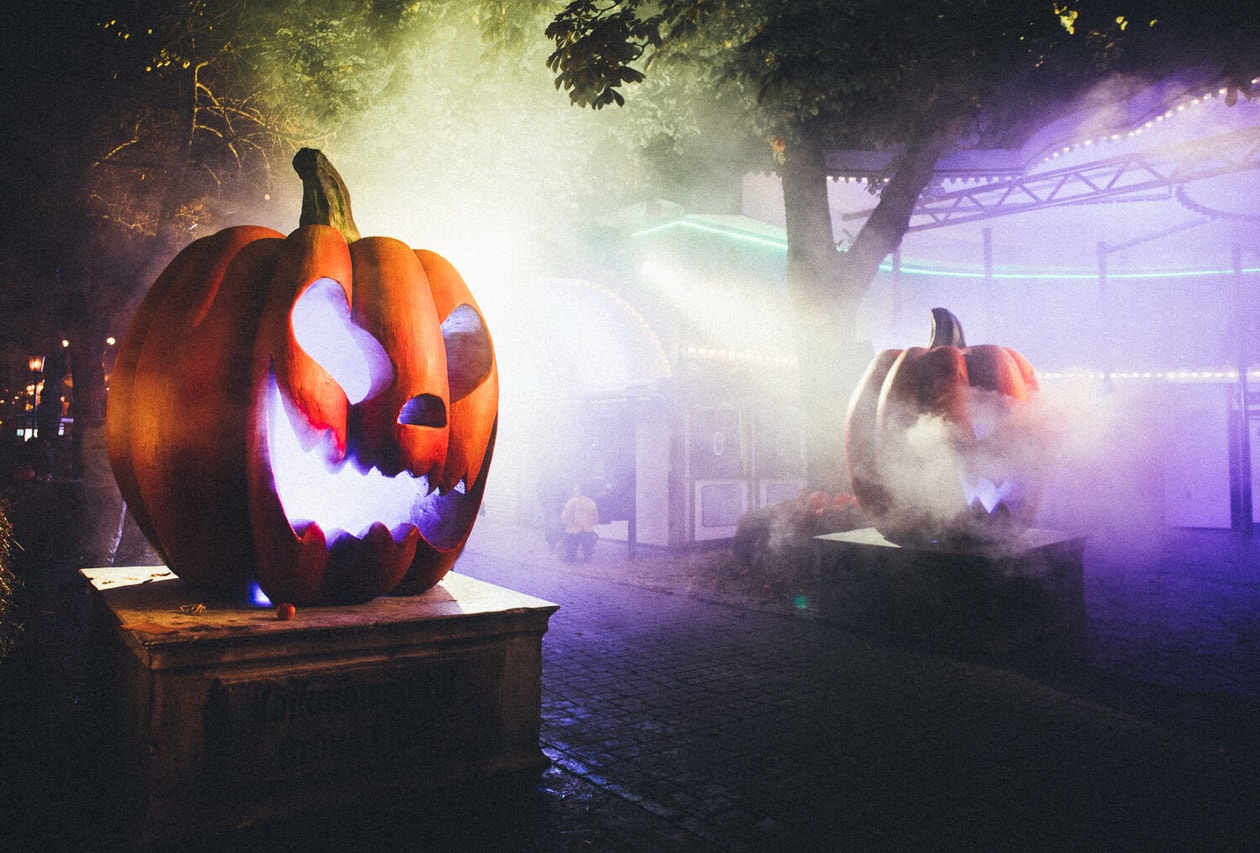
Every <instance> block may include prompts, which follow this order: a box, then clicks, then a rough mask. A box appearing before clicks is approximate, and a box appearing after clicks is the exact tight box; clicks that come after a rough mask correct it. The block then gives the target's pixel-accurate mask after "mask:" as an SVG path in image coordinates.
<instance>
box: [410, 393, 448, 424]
mask: <svg viewBox="0 0 1260 853" xmlns="http://www.w3.org/2000/svg"><path fill="white" fill-rule="evenodd" d="M398 422H399V423H400V424H406V425H407V426H423V427H444V426H446V405H445V404H444V403H443V402H442V398H441V397H437V396H435V395H433V394H419V395H417V396H415V397H412V398H411V399H410V400H408V401H407V402H405V403H403V407H402V411H400V412H399V413H398Z"/></svg>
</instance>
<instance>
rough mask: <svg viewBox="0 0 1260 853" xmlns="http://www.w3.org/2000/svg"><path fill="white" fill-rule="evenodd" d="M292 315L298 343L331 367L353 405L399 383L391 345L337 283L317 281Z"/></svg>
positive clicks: (327, 369)
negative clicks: (369, 327) (363, 323)
mask: <svg viewBox="0 0 1260 853" xmlns="http://www.w3.org/2000/svg"><path fill="white" fill-rule="evenodd" d="M290 316H291V319H292V323H293V337H294V339H295V340H296V341H297V343H298V346H300V347H301V348H302V349H303V350H304V351H305V352H306V354H307V355H309V356H310V357H311V358H312V359H314V360H315V362H316V363H318V364H319V366H320V367H322V368H324V370H326V371H328V375H329V376H331V377H332V378H333V379H334V380H335V381H336V382H337V384H338V385H340V386H341V390H343V391H344V392H345V394H346V398H347V399H348V400H349V401H350V402H351V403H361V402H362V401H364V400H366V399H368V398H369V397H375V396H376V395H377V394H379V393H380V392H381V390H382V389H384V388H385V387H386V386H388V385H389V384H390V383H391V382H393V381H394V368H393V365H392V364H391V363H390V360H389V355H388V354H387V353H386V352H385V348H384V347H382V346H381V344H380V342H379V341H377V340H376V338H374V337H372V335H371V333H370V332H368V331H366V330H364V329H361V328H359V327H358V326H356V325H355V324H354V321H353V320H352V319H351V317H350V305H349V303H348V302H347V301H346V292H345V290H343V289H342V287H341V285H340V284H338V283H337V282H336V281H334V280H332V279H331V278H321V279H316V280H315V281H314V282H312V283H311V286H310V287H308V288H306V291H305V292H304V293H303V294H302V295H301V296H299V297H298V299H297V302H296V303H294V305H293V312H292V314H291V315H290ZM443 419H445V415H444V416H443Z"/></svg>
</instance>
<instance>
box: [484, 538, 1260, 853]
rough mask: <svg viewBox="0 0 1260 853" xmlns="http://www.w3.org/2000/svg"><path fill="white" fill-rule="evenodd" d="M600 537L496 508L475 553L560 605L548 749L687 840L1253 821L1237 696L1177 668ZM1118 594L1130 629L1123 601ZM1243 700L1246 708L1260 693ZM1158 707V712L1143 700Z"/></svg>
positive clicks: (1064, 843)
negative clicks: (914, 623) (562, 542)
mask: <svg viewBox="0 0 1260 853" xmlns="http://www.w3.org/2000/svg"><path fill="white" fill-rule="evenodd" d="M496 536H497V538H496ZM601 549H602V551H601V554H600V556H597V558H596V562H595V563H593V564H575V565H565V564H561V563H559V562H558V561H556V560H555V559H554V558H553V557H552V556H551V555H550V554H549V552H547V550H546V548H545V546H542V545H540V544H539V543H538V542H535V541H532V540H531V539H530V538H529V537H528V535H527V534H525V535H521V534H520V533H519V531H517V532H511V531H503V530H500V531H498V532H497V534H496V533H495V532H494V531H493V530H492V529H491V528H490V527H489V526H488V527H487V531H486V533H485V534H484V535H483V536H482V538H480V539H479V540H477V541H475V542H473V543H472V544H471V545H470V548H469V553H468V555H467V556H466V558H465V560H466V563H465V564H462V565H461V571H465V572H466V573H469V574H473V575H475V576H478V577H482V578H483V579H486V580H491V581H494V582H496V583H502V584H504V585H507V586H511V587H513V588H516V589H520V590H522V591H524V592H527V593H530V594H534V595H539V596H541V597H544V598H549V599H551V600H553V601H557V602H558V603H560V604H561V609H560V611H559V612H557V614H556V615H555V616H554V617H553V618H552V624H551V630H550V631H549V633H548V635H547V638H546V641H545V643H544V650H545V663H544V710H543V714H544V717H543V741H544V745H545V749H546V752H547V754H548V755H549V756H550V757H551V758H552V760H553V762H554V764H555V766H556V767H558V768H561V769H563V770H564V771H566V772H567V773H569V774H572V775H573V776H575V777H577V778H580V779H583V780H586V781H587V782H589V783H591V784H592V785H595V786H596V787H598V788H599V790H600V791H601V792H604V793H606V794H610V795H612V796H614V797H616V798H618V799H620V800H622V801H624V802H629V803H634V804H636V805H637V806H638V807H639V808H640V809H642V810H643V811H645V812H647V813H649V814H652V815H656V816H659V817H660V818H661V819H662V820H663V821H664V822H665V824H666V825H667V826H668V827H670V831H669V833H668V834H666V835H665V836H664V837H666V838H668V839H670V840H671V841H672V842H674V843H677V844H678V845H679V847H680V849H681V847H683V846H690V847H700V848H704V847H706V845H708V846H712V847H713V848H714V849H730V850H772V849H783V850H813V849H818V850H837V849H854V850H864V849H1176V848H1177V847H1180V846H1183V845H1186V846H1194V847H1197V848H1199V849H1203V848H1211V847H1214V846H1219V847H1220V848H1221V849H1227V848H1230V847H1233V846H1234V845H1235V844H1239V845H1242V846H1243V847H1245V846H1246V843H1247V842H1252V841H1260V834H1253V825H1254V823H1255V821H1256V819H1255V818H1253V817H1251V816H1250V812H1251V811H1252V808H1251V805H1250V803H1251V802H1252V801H1253V798H1254V797H1255V796H1256V794H1258V793H1260V788H1258V787H1256V780H1257V772H1256V766H1255V759H1256V757H1257V756H1256V755H1255V754H1254V753H1252V752H1251V751H1250V749H1248V748H1245V745H1246V744H1247V743H1249V739H1248V736H1247V735H1246V734H1245V733H1237V732H1230V731H1225V730H1217V731H1213V732H1211V733H1209V732H1207V731H1205V730H1204V728H1205V727H1210V725H1209V724H1211V725H1218V724H1219V723H1220V721H1219V720H1215V719H1213V720H1206V719H1205V714H1204V713H1203V707H1216V706H1217V704H1218V702H1219V701H1226V700H1223V699H1222V697H1211V698H1208V697H1201V698H1200V700H1199V701H1198V702H1197V703H1195V702H1189V703H1188V702H1187V700H1186V697H1187V696H1189V695H1192V694H1191V692H1190V691H1188V690H1186V689H1185V686H1184V684H1181V685H1172V686H1171V689H1170V687H1169V686H1160V685H1143V684H1141V683H1140V681H1139V680H1138V679H1136V678H1135V677H1133V676H1132V675H1131V674H1129V675H1125V674H1122V673H1119V672H1117V671H1115V670H1114V669H1112V670H1110V671H1109V670H1107V669H1106V668H1105V665H1107V664H1110V665H1112V666H1114V665H1115V664H1117V663H1118V662H1123V660H1124V658H1125V653H1124V652H1123V650H1121V651H1113V657H1114V658H1115V659H1114V660H1109V661H1102V664H1104V668H1103V669H1099V668H1098V666H1099V662H1098V661H1093V660H1090V661H1086V662H1084V663H1078V664H1071V663H1070V662H1064V661H1062V660H1054V661H1038V660H1036V659H1035V658H1033V659H1032V660H1028V661H1023V662H1022V663H1024V664H1027V666H1025V668H1026V669H1029V670H1032V671H1034V674H1035V672H1036V671H1037V670H1040V671H1041V672H1042V674H1046V673H1049V674H1050V675H1051V676H1052V677H1050V678H1048V679H1043V680H1037V679H1035V678H1033V677H1030V676H1029V675H1025V674H1021V673H1019V672H1015V671H1012V670H1011V669H1007V668H1003V667H1000V666H996V665H993V662H984V661H974V660H972V661H967V660H955V659H951V658H948V657H944V656H941V655H937V654H933V653H930V652H926V651H921V650H915V649H906V648H896V647H892V646H889V645H888V644H879V643H874V642H872V641H871V640H869V639H867V638H864V637H862V636H859V635H853V634H849V633H846V632H844V631H842V630H839V629H837V628H835V627H834V626H830V625H827V624H824V623H820V622H818V621H816V620H812V619H807V618H799V617H797V618H793V617H791V616H787V615H783V613H775V612H769V613H767V612H756V611H754V610H749V609H747V608H744V607H733V606H731V605H730V604H718V603H713V604H702V603H700V602H698V601H697V600H696V599H695V598H694V597H691V596H686V595H676V594H674V595H671V594H660V593H654V592H651V591H649V588H650V587H657V588H663V587H665V586H666V584H664V583H662V582H661V581H662V579H661V577H660V573H661V572H662V571H664V572H668V571H670V566H669V561H668V560H662V559H652V558H651V557H650V556H649V557H647V558H645V559H642V560H628V559H626V557H625V555H624V545H616V544H614V543H610V542H605V543H601ZM509 555H510V556H509ZM1098 559H1099V558H1097V557H1095V558H1094V562H1098ZM675 570H676V567H675ZM1098 572H1099V573H1100V578H1099V579H1098V581H1099V582H1100V583H1101V582H1102V581H1106V583H1103V584H1102V589H1101V590H1098V589H1095V592H1099V593H1101V594H1111V593H1114V594H1123V588H1122V587H1123V577H1122V576H1121V575H1120V573H1118V570H1116V568H1115V567H1114V565H1113V566H1111V568H1110V569H1107V568H1106V567H1102V566H1100V568H1099V569H1098ZM1092 586H1094V587H1097V584H1092ZM691 592H692V593H693V594H695V593H696V592H697V591H696V590H692V591H691ZM1092 594H1094V593H1091V595H1092ZM1180 597H1181V598H1182V600H1183V601H1184V600H1185V599H1186V596H1185V594H1184V590H1182V591H1181V596H1180ZM1106 616H1107V618H1109V619H1111V620H1112V622H1113V623H1114V624H1112V628H1113V630H1115V631H1116V632H1117V633H1118V629H1117V625H1118V623H1116V622H1115V620H1117V619H1119V614H1118V613H1116V612H1112V613H1109V614H1106ZM1251 619H1252V620H1255V619H1256V615H1255V613H1254V611H1253V614H1252V617H1251ZM1252 624H1254V621H1253V622H1252ZM1138 633H1139V635H1142V634H1143V631H1138ZM1113 639H1114V638H1113ZM1134 642H1135V643H1137V644H1138V645H1139V646H1140V645H1141V642H1140V636H1139V638H1137V639H1135V641H1134ZM1166 642H1167V643H1169V644H1170V645H1171V644H1174V641H1173V640H1166ZM1094 645H1097V639H1091V640H1090V642H1089V647H1090V648H1092V647H1093V646H1094ZM1144 651H1145V652H1146V653H1147V655H1148V656H1149V655H1150V654H1151V653H1152V652H1153V651H1156V650H1152V649H1151V648H1149V646H1147V647H1145V648H1144ZM1187 653H1188V654H1193V650H1190V651H1189V652H1187ZM1091 654H1092V653H1091ZM1128 654H1130V655H1132V654H1133V650H1130V651H1129V653H1128ZM1140 656H1141V655H1140V654H1139V655H1136V656H1135V657H1140ZM1191 669H1193V666H1191ZM1187 679H1188V680H1190V681H1193V672H1190V673H1187V674H1186V676H1185V677H1183V678H1182V681H1186V680H1187ZM1044 680H1050V681H1057V682H1058V685H1059V686H1057V687H1056V686H1050V685H1048V684H1046V683H1043V681H1044ZM1126 685H1127V694H1128V695H1127V700H1128V702H1129V703H1130V704H1131V705H1132V706H1133V708H1134V709H1135V710H1133V711H1124V710H1117V709H1114V708H1110V707H1106V706H1105V705H1103V704H1101V703H1100V702H1098V701H1095V700H1094V699H1092V698H1090V695H1089V694H1090V693H1091V691H1092V692H1093V693H1097V694H1105V693H1110V694H1111V695H1112V696H1113V697H1114V696H1116V694H1118V693H1119V692H1120V691H1122V690H1126ZM1139 687H1141V688H1142V689H1138V688H1139ZM1143 692H1145V694H1146V695H1141V694H1142V693H1143ZM1156 694H1158V696H1159V697H1160V699H1158V700H1157V699H1156V698H1155V696H1156ZM1229 701H1237V702H1238V703H1240V707H1244V708H1246V709H1247V710H1248V712H1249V713H1251V714H1254V713H1255V707H1254V705H1251V704H1250V703H1249V702H1248V701H1247V700H1246V699H1245V698H1236V699H1235V700H1229ZM1194 704H1197V705H1199V706H1200V707H1199V708H1198V709H1197V710H1194V709H1188V708H1187V707H1186V706H1187V705H1194ZM1147 711H1153V712H1154V715H1155V716H1162V717H1164V719H1162V720H1160V721H1158V722H1156V721H1153V720H1151V719H1147V718H1144V717H1143V716H1139V714H1141V713H1143V712H1147ZM1239 713H1242V712H1239ZM1179 714H1180V716H1179ZM1249 719H1250V720H1251V721H1252V722H1253V723H1254V722H1255V720H1257V719H1260V717H1256V716H1251V717H1250V718H1249ZM1236 721H1241V720H1236ZM1196 724H1198V725H1199V730H1198V731H1196V730H1195V726H1196ZM1233 734H1239V735H1240V736H1239V737H1238V738H1236V739H1231V737H1230V736H1231V735H1233ZM1214 735H1221V736H1222V737H1220V738H1215V737H1213V736H1214ZM679 830H682V831H684V832H685V833H686V834H685V835H681V836H680V835H679V834H678V831H679ZM689 836H690V837H689Z"/></svg>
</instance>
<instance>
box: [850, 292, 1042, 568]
mask: <svg viewBox="0 0 1260 853" xmlns="http://www.w3.org/2000/svg"><path fill="white" fill-rule="evenodd" d="M1037 392H1038V384H1037V378H1036V374H1035V373H1034V371H1033V368H1032V365H1031V364H1030V363H1029V362H1028V360H1027V359H1026V358H1024V357H1023V356H1022V355H1020V354H1019V353H1018V352H1016V351H1015V350H1013V349H1010V348H1008V347H1002V346H997V345H993V344H984V345H980V346H970V347H969V346H967V344H966V342H965V340H964V337H963V330H962V324H961V323H959V321H958V318H957V317H955V316H954V315H953V314H952V313H950V312H949V311H948V310H946V309H944V308H933V309H932V336H931V341H930V343H929V344H928V346H927V347H910V348H908V349H905V350H898V349H892V350H885V351H884V352H882V353H880V354H879V355H877V356H876V357H875V359H874V361H872V362H871V364H870V366H869V367H868V368H867V371H866V374H865V375H864V376H863V378H862V380H861V382H859V384H858V387H857V389H856V390H855V391H854V394H853V397H852V399H851V401H850V403H849V411H848V418H847V432H846V435H845V457H846V462H847V465H848V470H849V477H850V481H851V483H852V487H853V493H854V495H856V497H857V499H858V502H859V503H860V504H861V506H862V509H863V510H865V511H866V512H867V513H868V514H869V515H870V516H871V518H872V519H873V523H874V526H875V527H876V529H878V530H879V531H880V532H881V533H883V534H884V535H885V536H886V537H887V538H888V539H889V540H891V541H894V542H915V543H930V544H938V545H954V544H959V545H965V544H968V543H971V542H977V541H979V542H993V541H995V540H1001V539H1007V538H1009V537H1011V536H1012V535H1014V534H1016V533H1018V532H1019V531H1021V530H1023V529H1025V528H1026V527H1027V526H1028V525H1029V524H1031V522H1032V520H1033V518H1034V516H1035V515H1036V512H1037V505H1038V501H1039V498H1040V494H1041V490H1042V480H1043V476H1042V468H1043V464H1044V463H1043V458H1044V455H1045V449H1046V434H1045V429H1044V426H1043V425H1042V424H1040V423H1038V422H1037V420H1036V417H1035V413H1034V411H1033V408H1032V406H1031V405H1030V403H1031V401H1032V400H1033V398H1034V396H1035V395H1036V394H1037Z"/></svg>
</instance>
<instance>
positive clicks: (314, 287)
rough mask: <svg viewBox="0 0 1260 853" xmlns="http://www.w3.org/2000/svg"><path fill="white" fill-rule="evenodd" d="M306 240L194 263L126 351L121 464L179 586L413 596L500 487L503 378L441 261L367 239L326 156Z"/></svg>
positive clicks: (112, 414)
mask: <svg viewBox="0 0 1260 853" xmlns="http://www.w3.org/2000/svg"><path fill="white" fill-rule="evenodd" d="M294 167H295V168H296V169H297V171H298V174H299V175H300V176H301V178H302V181H303V185H304V195H303V204H302V216H301V220H300V227H298V229H297V230H296V231H294V232H293V233H291V234H289V235H288V236H287V237H286V236H284V235H282V234H280V233H278V232H276V231H272V230H271V229H268V228H262V227H256V226H241V227H234V228H228V229H225V230H223V231H220V232H219V233H217V234H214V235H212V236H209V237H205V238H202V239H200V240H197V241H196V242H194V243H192V244H191V245H189V246H188V247H187V248H186V249H184V250H183V251H182V252H180V253H179V255H177V256H176V257H175V259H174V260H173V261H172V262H171V264H170V265H169V266H168V267H167V268H166V270H165V271H164V272H163V273H162V274H161V276H160V277H159V278H158V279H157V281H156V282H155V283H154V285H153V287H152V289H151V290H150V291H149V293H148V295H147V296H146V298H145V300H144V301H143V303H142V304H141V306H140V308H139V310H138V311H137V314H136V316H135V319H134V320H133V322H132V324H131V328H130V329H129V330H128V332H127V335H126V337H125V338H124V339H123V342H122V345H121V346H120V348H119V352H118V358H117V361H116V364H115V368H114V372H113V378H112V381H111V387H110V394H109V404H108V421H107V429H108V437H109V453H110V462H111V464H112V466H113V469H114V474H115V477H116V479H117V480H118V484H119V488H120V489H121V491H122V494H123V497H124V499H125V500H126V501H127V504H128V506H129V507H130V509H131V511H132V513H133V515H134V516H135V518H136V521H137V522H138V524H139V526H140V527H141V529H142V530H143V531H144V533H145V535H146V536H147V537H148V539H149V541H150V542H151V543H152V544H153V546H154V547H155V548H156V549H157V551H158V553H159V555H160V556H161V557H162V558H163V559H164V560H165V561H166V562H167V564H168V566H169V567H170V569H171V570H172V571H174V572H175V573H176V574H178V575H179V576H180V577H182V578H184V579H186V580H188V581H190V582H193V583H197V584H201V585H205V586H209V587H215V588H219V589H221V590H225V591H229V592H234V593H235V592H240V591H244V590H246V589H248V588H249V586H250V583H251V581H256V582H257V584H258V585H259V586H260V587H261V589H262V591H263V592H264V593H265V594H266V595H267V596H268V597H269V598H270V599H271V600H273V601H288V602H293V603H295V604H334V603H350V602H357V601H364V600H367V599H370V598H373V597H375V596H378V595H383V594H387V593H395V594H401V593H408V594H410V593H418V592H422V591H424V590H426V589H428V588H430V587H432V586H433V585H434V584H436V583H437V582H438V581H439V580H441V578H442V577H443V575H445V574H446V572H447V571H448V570H449V569H450V567H451V566H452V565H453V564H454V562H455V560H456V558H457V557H458V556H459V553H460V551H461V550H462V549H463V546H464V543H465V541H466V540H467V538H468V535H469V533H470V532H471V531H472V526H473V523H474V521H475V520H476V517H477V511H478V508H479V506H480V504H481V499H482V495H483V494H484V490H485V484H486V473H487V470H488V468H489V466H490V457H491V452H492V449H493V446H494V438H495V428H496V423H497V413H498V370H497V366H496V364H495V360H494V350H493V347H492V344H491V341H490V336H489V333H488V331H487V329H486V325H485V322H484V319H483V317H482V315H481V311H480V309H479V308H478V307H477V303H476V302H475V300H474V299H473V297H472V294H471V293H470V292H469V290H468V287H467V286H466V285H465V284H464V282H463V280H462V279H461V278H460V276H459V273H457V272H456V271H455V268H454V267H452V266H451V265H450V264H449V263H448V262H447V261H446V260H444V259H443V258H442V257H440V256H438V255H436V254H434V253H433V252H429V251H426V250H412V249H411V248H409V247H408V246H407V245H405V244H404V243H402V242H400V241H398V240H395V239H392V238H389V237H367V238H362V239H360V238H359V235H358V231H357V230H356V229H355V227H354V223H353V219H352V217H351V216H350V207H349V197H348V196H347V195H346V193H345V187H344V184H342V183H341V179H340V177H339V176H338V175H337V173H336V171H335V170H333V168H332V166H331V165H330V164H329V163H328V161H327V160H326V159H325V158H324V156H323V155H322V154H321V153H319V152H318V151H314V150H312V149H303V150H302V151H301V152H299V153H298V155H297V157H295V158H294Z"/></svg>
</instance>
